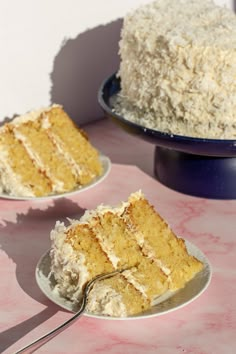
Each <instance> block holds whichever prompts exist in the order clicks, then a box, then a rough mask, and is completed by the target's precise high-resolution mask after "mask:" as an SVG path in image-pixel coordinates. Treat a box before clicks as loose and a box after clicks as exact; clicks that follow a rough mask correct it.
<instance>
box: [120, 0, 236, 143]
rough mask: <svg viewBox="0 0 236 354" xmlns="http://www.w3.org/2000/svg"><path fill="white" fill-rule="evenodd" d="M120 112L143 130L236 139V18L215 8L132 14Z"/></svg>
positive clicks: (185, 5) (185, 6) (179, 0)
mask: <svg viewBox="0 0 236 354" xmlns="http://www.w3.org/2000/svg"><path fill="white" fill-rule="evenodd" d="M120 56H121V63H120V69H119V73H118V76H120V78H121V92H120V95H119V97H118V98H116V102H115V110H116V111H117V112H118V113H119V114H122V115H123V116H124V117H125V118H126V119H128V120H131V121H134V122H136V123H138V124H141V125H143V126H145V127H148V128H152V129H155V130H160V131H164V132H167V133H172V134H180V135H187V136H195V137H205V138H219V139H225V138H227V139H234V138H235V137H236V81H235V77H236V64H235V63H236V17H235V14H234V13H233V12H232V11H231V10H229V9H226V8H222V7H220V6H216V5H215V4H214V3H213V2H212V1H210V0H157V1H155V2H152V3H150V4H148V5H144V6H142V7H140V8H138V9H137V10H136V11H134V12H132V13H130V14H128V15H127V16H126V17H125V19H124V25H123V29H122V34H121V41H120Z"/></svg>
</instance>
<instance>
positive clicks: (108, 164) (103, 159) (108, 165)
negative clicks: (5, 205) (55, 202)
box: [0, 155, 111, 200]
mask: <svg viewBox="0 0 236 354" xmlns="http://www.w3.org/2000/svg"><path fill="white" fill-rule="evenodd" d="M99 158H100V160H101V163H102V166H103V173H102V175H101V176H99V177H97V178H95V179H94V180H93V181H92V182H91V183H89V184H86V185H85V186H82V187H81V186H79V187H78V188H76V189H73V190H72V191H70V192H66V193H60V194H50V195H47V196H45V197H17V196H14V195H9V194H7V193H0V198H4V199H14V200H45V199H57V198H64V197H68V196H72V195H75V194H78V193H81V192H84V191H86V190H87V189H90V188H92V187H94V186H95V185H96V184H98V183H100V182H102V181H103V180H104V178H106V176H107V175H108V174H109V172H110V169H111V161H110V159H109V158H108V157H107V156H105V155H100V156H99Z"/></svg>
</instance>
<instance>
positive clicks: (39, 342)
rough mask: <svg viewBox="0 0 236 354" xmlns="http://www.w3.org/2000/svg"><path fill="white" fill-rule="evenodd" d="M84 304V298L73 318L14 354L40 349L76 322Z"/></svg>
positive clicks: (85, 299)
mask: <svg viewBox="0 0 236 354" xmlns="http://www.w3.org/2000/svg"><path fill="white" fill-rule="evenodd" d="M86 303H87V297H86V296H85V297H83V299H82V301H81V306H80V308H79V310H78V311H77V312H76V313H75V315H74V316H72V317H71V318H70V319H69V320H67V321H66V322H64V323H62V324H61V325H60V326H58V327H56V328H54V329H53V330H52V331H51V332H48V333H46V334H45V335H43V336H42V337H40V338H38V339H36V340H35V341H34V342H32V343H30V344H28V345H27V346H26V347H23V348H21V349H20V350H18V351H17V352H15V354H20V353H24V354H29V353H31V352H32V351H34V350H36V349H38V348H40V347H41V346H42V345H43V344H45V343H47V342H48V341H49V340H51V339H52V338H54V337H56V336H57V335H58V334H59V333H61V332H63V331H64V330H65V329H66V328H68V327H70V326H71V325H72V324H73V323H74V322H76V321H77V319H78V317H80V316H81V315H82V314H83V312H84V310H85V308H86Z"/></svg>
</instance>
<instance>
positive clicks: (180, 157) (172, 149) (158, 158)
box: [98, 73, 236, 199]
mask: <svg viewBox="0 0 236 354" xmlns="http://www.w3.org/2000/svg"><path fill="white" fill-rule="evenodd" d="M119 91H120V80H119V79H118V78H117V77H116V73H115V74H113V75H112V76H111V77H109V78H108V79H106V80H105V81H104V82H103V83H102V85H101V87H100V89H99V91H98V102H99V104H100V105H101V107H102V108H103V110H104V112H105V113H106V115H107V116H108V117H109V118H111V119H112V120H113V121H114V122H115V123H116V124H118V125H119V126H120V127H121V128H122V129H124V130H125V131H127V132H128V133H130V134H133V135H136V136H137V137H140V138H142V139H144V140H146V141H148V142H150V143H153V144H155V146H156V147H155V154H154V173H155V177H156V178H157V179H158V181H160V182H161V183H162V184H164V185H166V186H167V187H169V188H171V189H174V190H176V191H178V192H182V193H185V194H189V195H193V196H197V197H202V198H211V199H236V140H218V139H202V138H192V137H187V136H180V135H173V134H168V133H164V132H160V131H157V130H153V129H149V128H146V127H144V126H141V125H139V124H136V123H134V122H131V121H129V120H127V119H125V117H122V116H120V115H119V114H117V113H116V112H115V111H114V107H113V102H114V95H117V94H118V93H119Z"/></svg>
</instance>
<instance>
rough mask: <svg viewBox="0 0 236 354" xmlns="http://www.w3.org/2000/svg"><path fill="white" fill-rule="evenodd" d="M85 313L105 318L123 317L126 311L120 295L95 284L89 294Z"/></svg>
mask: <svg viewBox="0 0 236 354" xmlns="http://www.w3.org/2000/svg"><path fill="white" fill-rule="evenodd" d="M86 309H87V311H89V312H91V313H94V314H99V315H106V316H116V317H125V316H127V310H126V307H125V305H124V303H123V302H122V296H121V294H119V293H117V292H116V291H115V290H114V289H113V288H111V287H110V286H108V285H104V284H102V283H100V282H97V283H95V285H94V287H93V288H92V290H91V291H90V293H89V299H88V304H87V307H86Z"/></svg>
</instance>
